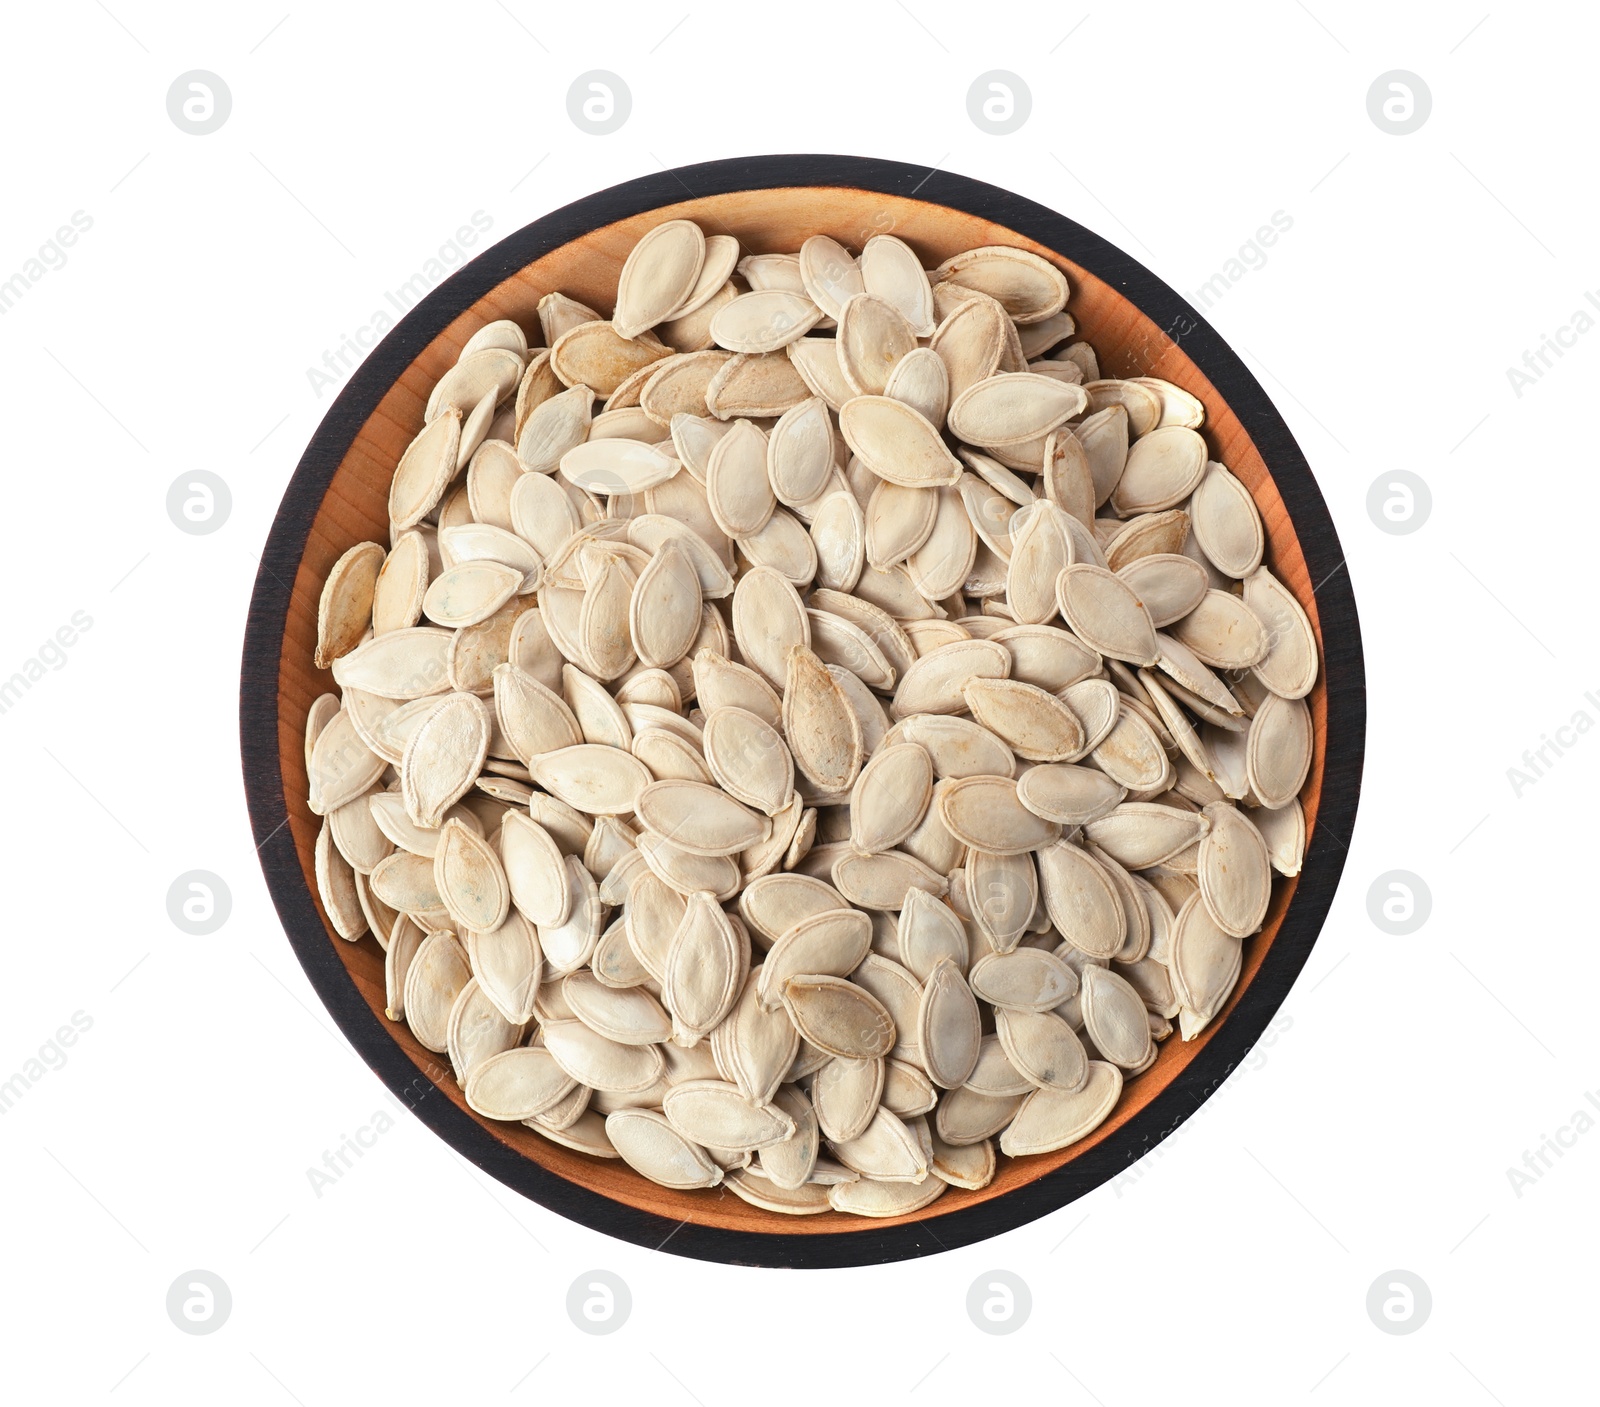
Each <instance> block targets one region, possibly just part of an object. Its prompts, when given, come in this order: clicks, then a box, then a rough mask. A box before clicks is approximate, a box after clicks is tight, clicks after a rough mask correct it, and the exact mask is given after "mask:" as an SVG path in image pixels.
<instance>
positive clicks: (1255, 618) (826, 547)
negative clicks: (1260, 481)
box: [306, 220, 1317, 1217]
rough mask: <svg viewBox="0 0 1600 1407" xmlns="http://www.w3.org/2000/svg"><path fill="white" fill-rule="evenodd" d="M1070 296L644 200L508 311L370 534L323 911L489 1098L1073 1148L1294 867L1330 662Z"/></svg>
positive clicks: (1206, 468) (491, 328) (876, 1205)
mask: <svg viewBox="0 0 1600 1407" xmlns="http://www.w3.org/2000/svg"><path fill="white" fill-rule="evenodd" d="M1068 294H1069V289H1068V285H1067V281H1066V279H1065V278H1064V277H1063V275H1062V274H1061V273H1060V272H1059V271H1058V270H1057V269H1056V268H1055V267H1054V266H1053V265H1052V264H1050V263H1049V262H1047V261H1046V260H1044V259H1041V258H1039V257H1037V256H1036V255H1034V254H1032V253H1029V252H1026V251H1023V250H1019V249H1012V248H1004V247H986V248H980V249H972V250H969V251H967V252H966V253H964V254H960V255H957V256H956V257H954V258H952V259H947V260H946V261H945V262H943V263H941V264H939V265H938V267H936V268H933V269H924V267H923V264H922V261H921V260H920V259H919V258H918V256H917V254H916V252H915V251H914V250H913V249H912V248H910V247H909V246H908V245H907V244H905V243H904V242H902V241H901V240H899V239H897V238H895V237H894V236H892V235H878V236H875V237H874V238H872V239H870V240H868V241H867V244H866V246H865V248H864V249H863V250H862V251H861V252H860V254H859V255H855V254H852V253H851V252H850V251H849V250H847V249H846V248H844V247H843V246H842V245H840V244H839V243H837V242H836V241H835V240H833V239H831V238H829V237H827V236H826V235H816V236H814V237H812V238H810V239H808V240H806V242H805V243H804V244H803V245H802V247H801V248H800V250H799V252H798V253H796V254H772V253H761V254H745V253H744V252H743V251H742V250H741V248H740V246H739V245H738V243H737V242H736V241H735V240H734V239H733V238H732V237H731V236H728V235H725V234H711V235H707V234H705V233H704V232H703V231H702V230H700V229H699V228H698V227H697V226H696V225H694V224H692V223H690V222H688V221H684V220H671V221H667V222H665V223H663V224H661V225H658V226H656V227H655V228H653V229H651V230H650V231H649V233H648V234H646V235H645V237H644V238H643V239H641V240H640V241H639V243H638V245H637V246H636V247H635V248H634V249H633V251H632V253H631V254H630V256H629V257H628V259H627V262H626V264H625V266H624V267H623V269H622V271H621V275H620V281H619V286H618V289H617V295H616V300H615V307H614V309H613V311H612V314H611V316H610V318H606V317H604V316H602V314H601V313H600V312H599V311H597V310H595V309H592V308H589V307H586V306H584V305H583V304H581V303H579V302H576V301H574V300H573V299H571V298H568V297H565V296H563V295H562V294H560V293H556V292H552V293H550V294H548V295H547V296H546V297H545V298H544V299H543V300H542V301H541V303H540V304H539V329H538V331H539V334H540V336H541V337H542V340H543V342H544V344H545V345H544V346H543V347H542V348H539V349H537V350H534V349H531V348H530V346H529V342H528V339H527V335H526V333H525V331H524V329H523V328H522V327H521V326H519V325H518V324H517V323H515V322H510V321H501V322H493V323H490V324H488V325H487V326H485V327H483V328H481V329H480V330H479V331H478V332H477V333H476V334H475V335H474V336H473V337H472V338H471V340H470V341H468V342H467V344H466V345H465V347H463V349H462V351H461V354H460V358H459V360H458V361H457V363H456V364H455V365H454V366H453V367H452V368H451V369H450V370H449V371H448V372H447V373H446V374H445V375H444V376H443V377H441V378H440V380H439V382H438V383H437V385H436V386H435V387H434V389H433V393H432V395H431V397H430V398H429V400H428V403H427V407H426V414H425V423H424V425H423V428H422V430H421V431H420V433H418V435H417V436H416V438H415V439H414V440H413V441H412V442H411V444H410V446H409V447H408V448H407V449H406V451H405V453H404V454H403V455H402V456H401V458H400V461H399V464H398V465H397V466H396V469H395V473H394V479H393V484H392V487H391V490H390V494H389V516H390V541H389V543H388V545H387V546H385V545H383V544H381V543H376V542H363V543H360V544H359V545H357V546H355V547H353V548H351V549H350V550H349V551H348V552H347V553H345V555H344V556H343V557H342V558H340V559H339V561H338V562H337V564H336V565H335V566H334V567H333V569H332V571H331V573H330V574H329V577H328V579H327V583H326V588H325V590H324V592H323V595H322V599H321V607H320V612H319V616H318V638H317V655H316V663H317V664H318V666H322V667H328V668H331V670H332V676H333V679H334V681H335V682H336V683H337V685H338V686H339V689H340V691H341V692H340V693H339V694H332V693H330V694H326V695H323V696H322V697H321V698H319V699H317V700H316V702H315V703H314V704H313V706H312V707H311V709H310V716H309V719H308V724H307V735H306V756H307V770H308V775H309V778H310V804H311V809H312V811H313V812H315V813H316V814H318V815H320V816H322V817H323V818H324V820H323V825H322V831H321V834H320V836H319V838H318V841H317V847H316V872H317V879H318V883H319V888H320V892H321V898H322V902H323V906H324V908H325V910H326V912H327V915H328V917H329V919H330V921H331V922H332V924H333V926H334V928H335V929H336V930H337V932H338V933H339V934H340V935H341V936H342V937H344V938H347V939H350V940H356V939H358V938H359V937H360V936H361V935H362V934H363V933H364V932H365V931H366V930H367V929H368V928H369V927H370V929H371V930H372V933H373V935H374V937H375V938H376V939H377V942H378V944H379V945H380V946H381V947H382V948H383V949H384V950H385V953H386V957H385V980H386V983H387V1000H388V1015H389V1017H390V1019H391V1020H393V1021H396V1022H404V1023H406V1025H407V1026H408V1027H409V1028H410V1030H411V1033H412V1034H413V1035H414V1036H415V1037H416V1039H417V1041H418V1042H420V1043H421V1045H423V1046H425V1047H426V1048H427V1049H429V1050H431V1051H436V1052H440V1053H445V1054H448V1057H449V1061H450V1064H451V1067H452V1070H453V1072H454V1076H455V1078H456V1079H457V1080H458V1081H459V1082H460V1084H461V1086H462V1088H463V1090H464V1097H465V1099H466V1101H467V1103H468V1104H469V1105H470V1106H471V1107H472V1108H473V1109H475V1110H476V1111H478V1112H479V1113H480V1114H481V1115H483V1116H485V1117H486V1118H489V1119H496V1120H505V1121H508V1122H510V1121H515V1122H520V1123H522V1124H524V1125H526V1126H527V1127H528V1128H530V1129H533V1130H535V1131H537V1132H538V1133H540V1134H542V1135H543V1136H544V1137H546V1138H548V1139H551V1140H554V1141H555V1142H557V1143H560V1144H564V1145H566V1146H567V1147H569V1148H574V1149H578V1150H581V1151H582V1152H584V1153H588V1154H591V1155H593V1156H595V1157H600V1158H616V1157H620V1158H622V1159H624V1160H625V1161H626V1162H627V1163H628V1164H629V1165H630V1166H632V1167H633V1168H635V1169H636V1170H637V1171H638V1172H640V1173H641V1174H643V1175H644V1176H645V1177H647V1178H650V1179H651V1180H653V1181H655V1182H657V1183H660V1184H662V1185H664V1186H667V1187H671V1188H680V1189H683V1188H717V1187H723V1188H727V1189H729V1190H731V1191H732V1192H733V1193H735V1194H737V1195H738V1196H739V1197H742V1198H744V1199H746V1200H747V1201H749V1202H752V1203H754V1204H756V1205H757V1206H760V1207H763V1208H766V1209H769V1210H772V1211H778V1212H784V1213H792V1214H797V1215H805V1214H809V1213H814V1212H822V1211H827V1210H830V1209H832V1210H837V1211H841V1212H846V1213H853V1214H857V1215H861V1216H869V1217H874V1216H894V1215H900V1214H903V1213H908V1212H914V1211H916V1210H918V1209H919V1208H922V1207H924V1206H926V1205H928V1204H929V1203H930V1202H932V1201H933V1200H934V1199H935V1198H936V1197H938V1196H939V1195H940V1194H941V1193H942V1192H943V1191H944V1190H945V1189H946V1187H948V1186H956V1187H962V1188H973V1189H976V1188H981V1187H983V1186H985V1185H986V1184H987V1183H988V1182H989V1181H990V1180H991V1179H992V1178H993V1177H994V1175H995V1169H996V1157H997V1145H998V1152H999V1153H1002V1154H1006V1155H1011V1156H1023V1155H1028V1154H1037V1153H1046V1152H1050V1151H1052V1150H1056V1149H1061V1148H1064V1147H1066V1146H1067V1145H1070V1144H1072V1143H1074V1142H1076V1141H1077V1140H1079V1139H1082V1138H1085V1137H1086V1136H1088V1135H1089V1134H1091V1133H1092V1132H1093V1131H1094V1130H1095V1129H1096V1128H1097V1127H1098V1126H1099V1125H1100V1124H1101V1123H1102V1121H1104V1120H1105V1119H1106V1117H1107V1116H1108V1115H1109V1114H1110V1113H1111V1111H1112V1110H1113V1109H1114V1108H1115V1106H1116V1104H1117V1101H1118V1099H1119V1097H1120V1095H1121V1093H1122V1089H1123V1086H1124V1084H1125V1083H1126V1082H1127V1081H1129V1080H1131V1079H1134V1078H1136V1077H1137V1076H1139V1075H1140V1074H1141V1073H1143V1072H1144V1071H1146V1070H1148V1069H1149V1068H1150V1067H1151V1065H1152V1064H1153V1063H1154V1062H1155V1060H1156V1057H1157V1052H1158V1049H1159V1046H1160V1043H1161V1042H1162V1041H1163V1040H1165V1039H1166V1038H1167V1037H1168V1036H1169V1035H1170V1034H1171V1033H1172V1032H1173V1031H1174V1029H1176V1030H1177V1031H1178V1033H1179V1035H1180V1037H1181V1039H1184V1040H1188V1039H1190V1038H1192V1037H1194V1036H1195V1035H1196V1034H1198V1033H1199V1032H1200V1031H1201V1030H1203V1029H1204V1028H1205V1026H1206V1025H1207V1023H1208V1022H1210V1021H1211V1020H1213V1018H1215V1017H1216V1015H1217V1013H1218V1012H1219V1010H1220V1009H1221V1008H1222V1007H1223V1005H1224V1003H1225V1002H1226V1001H1227V1000H1228V997H1229V995H1230V993H1231V992H1232V990H1233V988H1234V985H1235V983H1236V981H1237V980H1238V977H1239V972H1240V964H1241V954H1242V947H1243V944H1244V942H1245V941H1246V940H1247V939H1249V938H1250V936H1251V935H1252V934H1254V933H1256V932H1258V931H1259V930H1260V928H1261V926H1262V924H1263V921H1264V919H1265V916H1266V914H1267V910H1268V906H1269V904H1270V901H1271V898H1272V885H1273V871H1274V870H1276V871H1277V872H1278V873H1280V874H1283V875H1293V874H1296V873H1297V872H1298V870H1299V866H1300V862H1301V854H1302V850H1303V848H1304V843H1305V818H1304V813H1303V812H1302V810H1301V806H1300V803H1299V801H1298V799H1297V793H1298V792H1299V791H1300V789H1301V787H1302V785H1303V784H1304V782H1305V779H1306V776H1307V772H1308V768H1309V766H1310V762H1311V751H1312V729H1311V715H1310V713H1309V711H1308V709H1307V706H1306V703H1305V698H1306V695H1307V694H1308V693H1309V691H1310V690H1311V688H1312V685H1313V683H1314V681H1315V679H1316V673H1317V650H1316V642H1315V639H1314V636H1313V634H1312V631H1311V628H1310V625H1309V623H1308V621H1307V619H1306V616H1305V614H1304V612H1303V611H1302V610H1301V607H1300V605H1299V604H1298V602H1297V601H1296V600H1295V598H1294V596H1293V595H1292V594H1291V593H1290V592H1289V591H1288V590H1287V589H1286V588H1285V586H1284V585H1283V584H1282V583H1281V582H1280V581H1279V580H1278V579H1277V578H1276V577H1274V576H1273V574H1272V572H1271V571H1270V570H1269V569H1268V568H1267V567H1266V566H1264V565H1263V561H1262V558H1263V552H1264V548H1265V538H1264V533H1263V529H1262V522H1261V518H1260V515H1259V513H1258V511H1257V508H1256V505H1255V503H1254V502H1253V501H1252V498H1251V495H1250V493H1249V491H1248V490H1247V489H1246V487H1245V486H1244V485H1243V484H1242V483H1241V482H1240V481H1239V480H1238V479H1237V478H1235V477H1234V476H1233V475H1232V474H1231V473H1230V472H1229V471H1228V470H1227V468H1225V467H1224V466H1223V465H1221V464H1219V463H1215V462H1213V461H1211V460H1210V458H1209V455H1208V451H1207V446H1206V441H1205V440H1204V438H1203V437H1202V435H1201V434H1200V429H1201V425H1202V422H1203V410H1202V406H1201V403H1200V402H1199V401H1198V400H1197V399H1196V398H1195V397H1193V396H1192V395H1190V394H1188V393H1187V392H1185V391H1183V390H1182V389H1180V388H1179V387H1177V386H1174V385H1171V384H1169V383H1167V382H1165V381H1161V380H1158V379H1155V378H1152V377H1147V376H1138V377H1133V378H1131V379H1122V380H1119V379H1114V378H1107V377H1102V376H1101V374H1100V369H1099V366H1098V364H1097V362H1096V358H1095V353H1094V351H1093V350H1092V348H1091V347H1090V346H1089V344H1088V343H1086V342H1083V341H1079V340H1073V335H1074V332H1075V327H1074V322H1073V318H1072V316H1071V315H1070V314H1069V313H1068V312H1067V311H1066V305H1067V301H1068Z"/></svg>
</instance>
